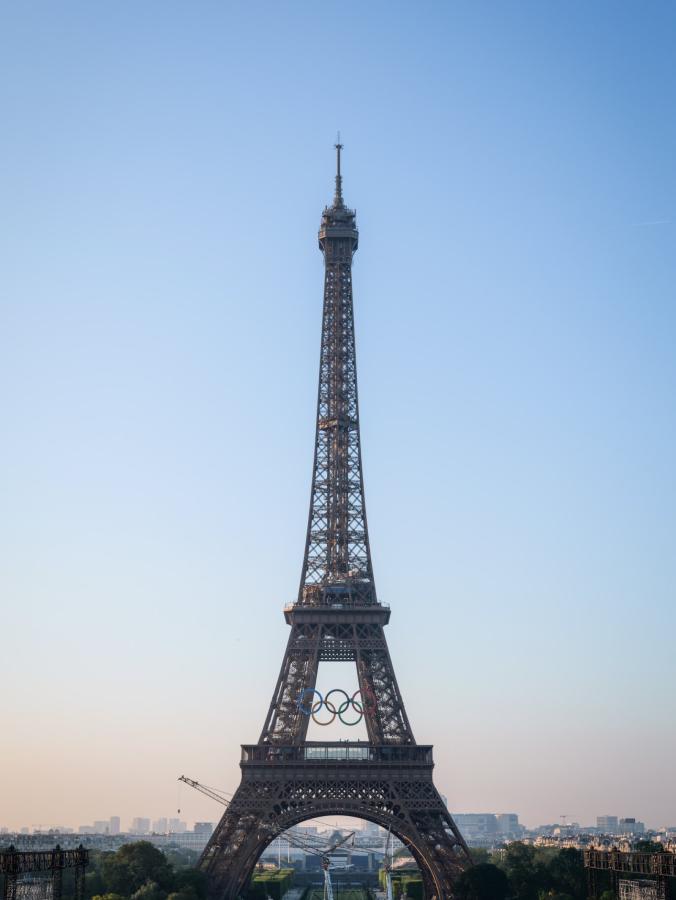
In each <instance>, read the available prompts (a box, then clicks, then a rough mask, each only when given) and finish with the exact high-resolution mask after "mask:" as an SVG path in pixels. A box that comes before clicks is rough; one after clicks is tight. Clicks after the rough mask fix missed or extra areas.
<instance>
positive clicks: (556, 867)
mask: <svg viewBox="0 0 676 900" xmlns="http://www.w3.org/2000/svg"><path fill="white" fill-rule="evenodd" d="M545 873H546V880H547V888H548V889H549V891H550V893H556V894H568V895H569V896H570V897H572V898H573V900H585V898H586V896H587V882H586V878H585V874H584V864H583V860H582V854H581V853H580V851H579V850H575V849H573V848H572V847H566V848H565V849H564V850H561V851H560V852H559V853H557V854H556V856H555V857H554V858H553V859H552V860H550V862H549V863H548V865H547V866H546V868H545Z"/></svg>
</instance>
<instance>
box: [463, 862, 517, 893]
mask: <svg viewBox="0 0 676 900" xmlns="http://www.w3.org/2000/svg"><path fill="white" fill-rule="evenodd" d="M508 891H509V882H508V880H507V876H506V875H505V873H504V872H503V871H502V869H499V868H498V867H497V866H494V865H493V864H492V863H479V864H478V865H476V866H472V867H471V868H469V869H466V870H465V871H464V872H463V873H462V875H461V876H460V878H458V881H457V885H456V894H457V896H458V898H459V900H505V898H506V897H507V893H508Z"/></svg>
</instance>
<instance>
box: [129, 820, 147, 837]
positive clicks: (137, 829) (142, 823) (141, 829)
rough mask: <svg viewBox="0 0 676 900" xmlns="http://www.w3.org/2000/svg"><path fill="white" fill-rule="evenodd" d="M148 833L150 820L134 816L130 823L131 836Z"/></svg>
mask: <svg viewBox="0 0 676 900" xmlns="http://www.w3.org/2000/svg"><path fill="white" fill-rule="evenodd" d="M149 831H150V819H146V818H144V817H143V816H136V818H134V819H132V821H131V834H148V832H149Z"/></svg>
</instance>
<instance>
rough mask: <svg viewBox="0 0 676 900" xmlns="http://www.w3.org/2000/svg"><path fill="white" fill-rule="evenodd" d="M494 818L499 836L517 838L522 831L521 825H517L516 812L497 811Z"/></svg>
mask: <svg viewBox="0 0 676 900" xmlns="http://www.w3.org/2000/svg"><path fill="white" fill-rule="evenodd" d="M495 819H496V822H497V826H498V834H499V835H500V837H503V838H511V839H513V838H518V837H521V835H522V834H523V832H524V828H523V825H519V817H518V816H517V814H516V813H498V815H497V816H496V817H495Z"/></svg>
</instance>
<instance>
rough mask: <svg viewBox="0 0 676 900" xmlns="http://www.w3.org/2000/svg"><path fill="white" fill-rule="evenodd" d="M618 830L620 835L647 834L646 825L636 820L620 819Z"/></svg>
mask: <svg viewBox="0 0 676 900" xmlns="http://www.w3.org/2000/svg"><path fill="white" fill-rule="evenodd" d="M617 830H618V834H645V823H644V822H637V821H636V819H620V822H619V824H618V826H617Z"/></svg>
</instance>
